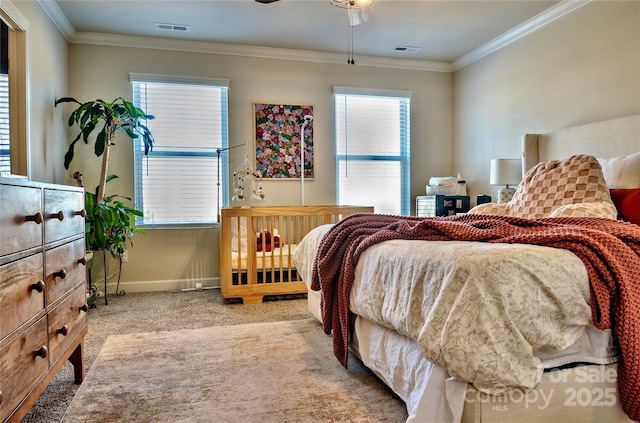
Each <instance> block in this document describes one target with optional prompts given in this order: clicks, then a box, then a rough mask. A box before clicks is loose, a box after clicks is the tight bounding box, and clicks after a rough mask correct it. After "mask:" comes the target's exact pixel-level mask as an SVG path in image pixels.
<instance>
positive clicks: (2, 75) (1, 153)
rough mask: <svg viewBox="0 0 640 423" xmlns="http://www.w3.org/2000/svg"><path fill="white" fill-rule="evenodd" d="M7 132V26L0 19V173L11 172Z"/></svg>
mask: <svg viewBox="0 0 640 423" xmlns="http://www.w3.org/2000/svg"><path fill="white" fill-rule="evenodd" d="M10 148H11V138H10V134H9V27H8V26H7V24H6V23H4V21H2V20H0V174H1V173H10V172H11V157H10Z"/></svg>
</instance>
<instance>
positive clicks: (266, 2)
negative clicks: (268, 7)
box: [256, 0, 278, 4]
mask: <svg viewBox="0 0 640 423" xmlns="http://www.w3.org/2000/svg"><path fill="white" fill-rule="evenodd" d="M256 1H257V2H258V3H262V4H269V3H273V2H276V1H278V0H256Z"/></svg>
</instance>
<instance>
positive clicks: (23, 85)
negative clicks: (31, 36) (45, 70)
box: [0, 2, 30, 176]
mask: <svg viewBox="0 0 640 423" xmlns="http://www.w3.org/2000/svg"><path fill="white" fill-rule="evenodd" d="M0 21H1V22H2V37H1V38H2V47H1V48H0V50H2V51H1V54H0V57H1V60H0V61H1V62H2V65H0V67H1V68H2V71H1V72H0V74H1V78H0V79H2V81H1V82H0V85H2V88H1V89H0V91H2V96H3V98H1V99H0V103H1V104H2V107H1V108H2V111H1V112H0V113H1V114H2V115H3V116H1V117H0V120H1V121H2V124H1V125H2V129H1V131H2V135H1V137H2V140H1V141H0V162H1V163H2V165H0V167H1V168H2V170H0V171H1V172H8V171H10V172H11V173H14V174H16V175H24V176H30V170H29V159H28V154H27V148H28V147H27V144H28V139H29V132H28V126H27V117H28V115H29V113H28V102H27V68H28V55H27V28H28V27H29V21H27V20H26V18H25V17H24V16H23V15H22V13H20V12H19V11H18V10H17V9H16V8H15V6H13V5H12V4H11V2H0ZM9 64H11V66H9Z"/></svg>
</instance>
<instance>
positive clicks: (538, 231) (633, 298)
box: [311, 214, 640, 420]
mask: <svg viewBox="0 0 640 423" xmlns="http://www.w3.org/2000/svg"><path fill="white" fill-rule="evenodd" d="M394 239H407V240H429V241H438V240H442V241H448V240H459V241H482V242H491V243H508V244H533V245H541V246H547V247H553V248H562V249H565V250H569V251H571V252H573V253H574V254H575V255H576V256H577V257H578V258H580V260H582V262H583V263H584V265H585V267H586V269H587V271H588V274H589V279H590V284H591V309H592V320H593V324H594V325H595V326H596V327H598V328H600V329H608V328H613V329H614V332H615V334H616V336H617V338H618V340H619V343H620V351H621V357H620V361H619V363H618V386H619V392H620V398H621V401H622V407H623V409H624V411H625V412H626V413H627V415H628V416H629V417H630V418H631V419H633V420H640V226H637V225H633V224H630V223H625V222H621V221H616V220H611V219H604V218H582V217H580V218H578V217H575V218H574V217H567V218H539V219H522V218H515V217H506V216H490V215H474V214H468V215H457V216H452V217H435V218H417V217H399V216H390V215H376V214H356V215H352V216H349V217H347V218H345V219H344V220H342V221H341V222H339V223H338V224H336V225H335V226H334V227H333V228H332V229H331V230H330V231H329V232H328V233H327V234H326V235H325V237H324V238H323V240H322V242H321V244H320V247H319V250H318V253H317V255H316V259H315V262H314V265H313V273H312V280H311V289H313V290H320V289H321V290H322V304H321V311H322V319H323V326H324V331H325V332H326V333H327V334H331V333H333V343H334V353H335V355H336V357H337V358H338V360H339V361H340V362H341V363H342V364H343V365H344V366H346V365H347V347H348V341H349V335H350V334H349V294H350V291H351V287H352V285H353V280H354V274H355V267H356V265H357V264H358V260H359V258H360V255H361V254H362V252H363V251H364V250H365V249H367V248H368V247H370V246H372V245H374V244H377V243H380V242H383V241H387V240H394Z"/></svg>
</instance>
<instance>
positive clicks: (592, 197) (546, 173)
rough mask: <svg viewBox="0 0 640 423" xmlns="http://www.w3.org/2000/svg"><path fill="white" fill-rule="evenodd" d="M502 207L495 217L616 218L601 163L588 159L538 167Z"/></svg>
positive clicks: (556, 161)
mask: <svg viewBox="0 0 640 423" xmlns="http://www.w3.org/2000/svg"><path fill="white" fill-rule="evenodd" d="M591 203H593V204H591ZM586 204H589V205H586ZM499 206H502V207H499V208H498V209H495V208H494V210H493V211H494V212H497V213H495V214H503V215H508V216H517V217H527V218H539V217H552V216H553V217H555V216H597V217H607V218H610V219H615V218H616V216H617V211H616V208H615V206H614V205H613V203H612V202H611V197H610V195H609V189H608V188H607V185H606V182H605V179H604V175H603V174H602V168H601V167H600V163H598V160H597V159H596V158H595V157H593V156H586V155H577V156H572V157H569V158H568V159H565V160H553V161H550V162H545V163H539V164H538V165H536V166H534V167H533V168H532V169H531V170H529V172H527V174H526V175H525V177H524V179H523V181H522V182H521V183H520V186H519V187H518V189H517V190H516V193H515V194H514V196H513V199H512V200H511V201H510V202H508V203H506V205H502V204H500V205H499ZM489 211H491V208H489V207H485V208H484V211H483V209H482V208H481V209H479V210H478V209H477V208H474V210H473V211H472V212H473V213H480V212H482V213H484V212H489Z"/></svg>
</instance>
